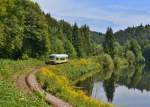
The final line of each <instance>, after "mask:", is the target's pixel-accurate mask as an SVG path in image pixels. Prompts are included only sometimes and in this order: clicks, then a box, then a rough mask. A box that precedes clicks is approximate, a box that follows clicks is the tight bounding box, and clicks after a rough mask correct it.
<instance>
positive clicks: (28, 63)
mask: <svg viewBox="0 0 150 107" xmlns="http://www.w3.org/2000/svg"><path fill="white" fill-rule="evenodd" d="M41 64H43V62H42V61H39V60H34V59H32V60H24V61H22V60H18V61H13V60H4V59H0V107H48V105H47V104H46V103H45V101H44V100H42V99H40V98H38V97H36V95H34V94H31V95H27V94H25V93H23V92H21V91H19V90H18V89H17V88H16V85H15V79H14V77H15V76H18V75H20V74H22V73H25V72H29V71H28V70H30V71H31V69H32V68H33V67H35V66H39V65H41Z"/></svg>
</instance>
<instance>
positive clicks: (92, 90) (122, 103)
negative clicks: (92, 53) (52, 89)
mask: <svg viewBox="0 0 150 107" xmlns="http://www.w3.org/2000/svg"><path fill="white" fill-rule="evenodd" d="M147 68H148V69H147ZM149 71H150V70H149V67H146V70H145V69H144V65H138V66H137V67H135V68H128V69H124V70H116V71H113V72H109V71H107V72H106V71H104V72H101V73H100V74H96V76H93V77H92V78H89V79H87V80H86V81H84V82H80V83H79V84H77V85H78V86H80V87H83V90H84V91H85V92H86V93H87V94H88V95H89V96H91V97H93V98H95V99H98V100H102V101H104V102H111V103H113V104H114V105H116V106H117V107H150V72H149Z"/></svg>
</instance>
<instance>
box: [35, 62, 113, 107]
mask: <svg viewBox="0 0 150 107" xmlns="http://www.w3.org/2000/svg"><path fill="white" fill-rule="evenodd" d="M99 67H100V66H99V64H98V63H97V62H96V60H93V59H87V60H85V59H81V60H72V61H69V63H65V64H60V65H50V66H49V67H48V68H42V69H40V71H39V72H38V73H37V74H36V76H37V78H38V81H39V82H40V84H41V85H42V87H43V89H45V90H46V91H47V92H50V93H52V94H53V95H55V96H57V97H59V98H61V99H63V100H65V101H67V102H69V103H70V104H72V105H73V107H112V105H110V104H105V103H103V102H101V101H97V100H94V99H92V98H91V97H89V96H87V95H86V94H85V93H84V92H83V91H81V90H77V89H74V88H73V87H72V86H73V85H74V84H75V83H77V82H78V81H80V80H84V79H86V78H87V77H89V76H91V75H93V74H95V73H97V72H99V71H100V68H99Z"/></svg>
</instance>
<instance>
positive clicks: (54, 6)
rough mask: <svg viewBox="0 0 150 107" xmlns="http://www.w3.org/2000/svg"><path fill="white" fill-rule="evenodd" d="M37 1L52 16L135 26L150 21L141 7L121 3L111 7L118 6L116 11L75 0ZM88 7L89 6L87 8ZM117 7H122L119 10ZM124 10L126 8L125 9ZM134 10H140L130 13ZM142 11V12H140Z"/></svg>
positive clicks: (149, 16) (149, 17) (148, 15)
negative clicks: (131, 6) (125, 5)
mask: <svg viewBox="0 0 150 107" xmlns="http://www.w3.org/2000/svg"><path fill="white" fill-rule="evenodd" d="M34 1H37V2H38V3H39V4H40V6H41V8H42V9H43V10H44V11H45V12H47V13H48V12H50V13H51V15H52V16H55V17H57V16H62V17H63V16H64V17H67V16H68V17H82V18H85V19H86V18H88V19H91V20H107V21H109V22H112V23H113V24H116V26H117V25H121V26H133V25H139V24H141V23H143V24H147V23H150V14H148V13H146V12H145V14H141V13H142V11H144V10H141V9H137V10H135V9H134V8H128V7H124V6H119V5H112V7H110V8H116V11H114V10H111V9H107V7H92V6H86V5H85V4H79V3H77V2H73V0H34ZM87 7H88V8H87ZM117 9H122V10H120V11H119V12H118V11H117ZM123 10H126V12H125V11H123ZM130 10H132V11H133V12H134V10H135V11H139V13H137V14H128V12H127V11H129V12H130ZM140 11H141V13H140Z"/></svg>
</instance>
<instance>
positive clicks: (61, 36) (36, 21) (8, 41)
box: [0, 0, 93, 59]
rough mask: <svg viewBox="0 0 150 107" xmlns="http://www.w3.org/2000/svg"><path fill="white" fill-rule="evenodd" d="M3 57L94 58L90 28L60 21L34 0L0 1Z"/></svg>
mask: <svg viewBox="0 0 150 107" xmlns="http://www.w3.org/2000/svg"><path fill="white" fill-rule="evenodd" d="M0 28H1V29H0V58H11V59H18V58H19V59H27V58H29V57H32V58H39V57H41V58H43V57H45V56H47V55H48V54H50V53H66V54H69V56H71V57H84V56H89V55H92V54H93V53H92V52H93V51H92V49H93V47H92V46H93V45H92V44H93V42H92V40H91V38H90V28H89V27H88V26H87V25H83V26H81V27H80V28H79V27H78V25H77V24H76V23H75V24H74V25H71V24H69V23H68V22H66V21H64V20H60V21H57V20H56V19H54V18H53V17H51V15H50V14H45V13H44V12H43V11H42V10H41V9H40V7H39V6H38V4H37V3H34V2H31V1H30V0H21V1H20V0H11V1H10V0H1V1H0Z"/></svg>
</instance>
